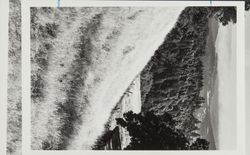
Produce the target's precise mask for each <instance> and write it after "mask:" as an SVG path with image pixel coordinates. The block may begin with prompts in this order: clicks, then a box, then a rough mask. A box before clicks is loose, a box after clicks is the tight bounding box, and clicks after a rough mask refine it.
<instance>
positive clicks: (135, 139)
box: [117, 111, 209, 150]
mask: <svg viewBox="0 0 250 155" xmlns="http://www.w3.org/2000/svg"><path fill="white" fill-rule="evenodd" d="M117 124H119V125H121V126H122V127H123V128H126V129H127V130H128V132H129V135H130V136H131V143H130V144H129V145H128V146H127V147H126V148H125V149H126V150H189V149H193V150H198V149H208V145H209V142H207V141H206V140H205V139H200V138H198V139H197V141H195V142H194V143H190V142H189V141H188V139H187V138H186V137H185V135H184V134H183V133H182V132H181V131H180V130H177V129H176V128H175V127H174V126H175V125H174V124H175V121H174V120H173V118H172V116H171V115H170V114H168V113H164V114H163V115H158V116H157V115H155V114H154V113H153V112H146V113H144V114H134V113H133V112H132V111H130V112H128V113H125V114H124V119H123V118H118V119H117Z"/></svg>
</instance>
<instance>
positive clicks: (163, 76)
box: [141, 7, 236, 140]
mask: <svg viewBox="0 0 250 155" xmlns="http://www.w3.org/2000/svg"><path fill="white" fill-rule="evenodd" d="M211 17H214V18H216V19H218V21H219V22H221V23H222V24H223V25H226V24H228V23H229V22H233V23H235V22H236V8H235V7H187V8H186V9H185V10H184V11H183V12H182V13H181V15H180V16H179V19H178V21H177V23H176V25H175V27H174V28H173V29H172V31H171V32H170V33H169V34H168V35H167V36H166V38H165V41H164V42H163V44H162V45H161V46H160V47H159V48H158V50H156V52H155V55H154V56H153V57H152V58H151V60H150V61H149V63H148V64H147V66H146V67H145V68H144V70H143V71H142V72H141V89H142V103H143V107H142V112H143V113H145V112H148V111H150V112H153V113H154V114H155V115H163V114H165V113H166V112H168V113H169V114H171V115H172V117H173V120H175V121H176V124H175V128H176V129H178V130H182V132H183V133H184V135H185V136H186V137H187V138H188V139H189V140H191V139H194V138H195V139H196V138H198V137H199V134H197V131H198V130H199V128H198V126H199V123H200V121H199V120H198V119H197V118H196V117H194V115H193V114H194V112H195V111H196V110H197V109H199V108H200V107H201V106H202V105H203V104H204V102H205V99H204V97H202V96H200V91H201V89H202V87H203V63H202V61H201V58H202V57H203V56H204V54H205V46H206V38H207V35H208V22H209V18H211Z"/></svg>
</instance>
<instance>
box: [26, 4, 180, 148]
mask: <svg viewBox="0 0 250 155" xmlns="http://www.w3.org/2000/svg"><path fill="white" fill-rule="evenodd" d="M181 10H182V8H139V7H136V8H132V7H123V8H121V7H105V8H100V7H98V8H32V9H31V65H32V66H31V68H32V73H31V75H32V94H31V95H32V130H31V131H32V149H38V150H39V149H45V150H64V149H90V148H91V146H92V145H93V144H94V142H95V141H96V139H97V137H98V136H99V135H101V134H102V131H103V130H104V124H105V123H106V121H107V120H108V118H109V116H110V112H111V111H112V109H113V108H114V107H115V105H116V104H117V102H118V101H119V100H120V98H121V96H122V95H123V93H124V92H125V91H126V89H127V88H128V86H129V85H130V84H131V82H132V81H133V80H134V78H135V77H136V76H137V75H138V74H139V72H140V71H141V70H142V69H143V67H144V66H145V65H146V63H147V62H148V60H149V59H150V58H151V56H152V55H153V53H154V51H155V50H156V49H157V48H158V46H159V45H160V44H161V43H162V42H163V40H164V37H165V36H166V34H168V32H169V31H170V30H171V29H172V27H173V26H174V23H175V22H176V19H177V17H178V15H179V13H180V12H181ZM162 19H165V20H162Z"/></svg>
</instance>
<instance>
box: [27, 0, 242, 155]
mask: <svg viewBox="0 0 250 155" xmlns="http://www.w3.org/2000/svg"><path fill="white" fill-rule="evenodd" d="M57 1H58V0H23V1H22V66H23V67H22V120H23V123H22V124H23V125H22V127H23V129H22V154H23V155H68V154H74V155H83V154H89V155H96V154H102V155H105V154H106V155H110V154H111V155H112V154H124V155H125V154H128V153H129V154H132V155H135V154H136V155H138V154H139V155H140V154H143V155H150V154H155V153H157V154H162V155H163V154H166V153H167V154H170V155H177V154H178V155H179V154H189V155H200V154H201V153H202V154H204V155H208V154H215V155H222V154H227V155H235V154H238V155H244V154H245V148H246V146H245V142H246V140H245V127H246V126H245V40H244V38H245V27H244V26H245V22H244V20H245V19H244V2H243V1H242V2H240V1H213V3H212V6H236V7H237V32H236V33H237V34H236V35H237V40H236V42H237V46H236V47H237V51H236V52H237V53H236V54H237V58H236V62H237V63H236V68H237V81H236V83H237V110H236V111H237V133H236V134H237V149H236V150H227V151H226V150H209V151H114V150H113V151H92V150H87V151H85V150H61V151H58V150H56V151H47V150H39V151H38V150H31V97H30V94H31V91H30V88H31V86H30V84H31V82H30V81H31V73H30V71H31V65H30V35H29V34H30V7H57ZM89 6H92V7H95V6H102V7H108V6H123V7H125V6H135V7H136V6H141V7H178V6H211V4H210V2H209V1H84V0H61V3H60V7H89ZM229 130H230V129H229Z"/></svg>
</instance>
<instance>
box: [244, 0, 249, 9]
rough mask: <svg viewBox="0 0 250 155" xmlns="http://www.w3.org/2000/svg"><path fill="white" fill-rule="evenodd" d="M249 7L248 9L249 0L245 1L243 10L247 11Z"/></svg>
mask: <svg viewBox="0 0 250 155" xmlns="http://www.w3.org/2000/svg"><path fill="white" fill-rule="evenodd" d="M249 9H250V1H246V2H245V10H246V11H249Z"/></svg>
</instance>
